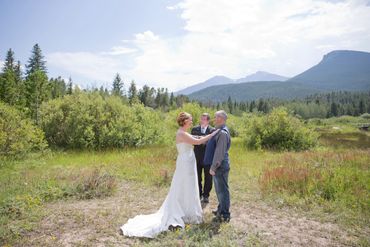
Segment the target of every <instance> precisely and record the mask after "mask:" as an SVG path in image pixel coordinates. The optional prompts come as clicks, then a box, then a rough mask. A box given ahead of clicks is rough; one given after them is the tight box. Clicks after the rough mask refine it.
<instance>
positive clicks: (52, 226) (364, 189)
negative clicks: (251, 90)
mask: <svg viewBox="0 0 370 247" xmlns="http://www.w3.org/2000/svg"><path fill="white" fill-rule="evenodd" d="M334 125H338V124H337V122H336V123H332V124H330V123H326V124H323V125H322V126H320V127H319V128H320V130H319V131H321V132H323V133H325V134H324V135H322V138H321V143H322V145H320V146H319V147H318V148H316V149H315V150H312V151H306V152H271V151H248V150H247V149H246V148H245V147H244V145H243V142H242V140H241V139H239V138H234V139H233V140H232V148H231V153H230V156H231V171H230V188H231V200H232V207H231V211H232V217H233V218H232V220H231V222H230V224H222V225H219V224H215V223H211V217H212V215H211V212H210V211H211V210H212V209H213V208H215V207H216V203H217V202H216V197H215V194H214V192H213V191H212V195H211V203H210V205H208V206H207V207H206V208H205V209H204V215H205V221H204V223H203V224H201V225H188V226H187V227H186V229H185V230H181V231H177V232H167V233H163V234H161V235H160V236H159V237H158V238H157V239H155V240H146V239H135V238H134V239H133V238H126V237H124V236H122V235H120V232H119V227H120V226H121V225H122V224H123V223H125V222H126V221H127V219H128V218H130V217H133V216H135V215H136V214H139V213H151V212H154V211H155V210H157V209H158V208H159V206H160V205H161V203H162V202H163V200H164V198H165V195H166V193H167V191H168V187H169V185H170V182H171V178H172V174H173V172H174V169H175V159H176V148H175V145H163V146H151V147H142V148H137V149H135V148H129V149H124V150H110V151H104V152H103V151H101V152H93V151H67V152H64V151H48V152H46V153H44V154H34V155H31V156H30V157H28V158H27V159H25V160H20V161H10V160H2V164H1V167H0V246H92V245H94V246H118V245H119V246H130V245H136V246H143V245H144V246H145V245H148V246H270V245H276V246H282V245H284V246H287V245H288V246H289V245H291V246H295V245H306V246H353V245H357V246H369V245H370V239H369V236H370V230H369V225H370V222H369V219H370V215H369V213H370V208H369V205H370V201H369V198H370V193H369V192H370V172H369V166H370V149H369V147H370V145H369V134H368V133H365V132H360V131H357V130H356V128H355V126H352V127H351V126H350V125H348V123H346V124H345V126H346V127H345V126H344V127H340V129H341V130H339V131H338V130H337V129H335V130H333V128H332V127H333V126H334ZM348 126H349V127H348ZM346 140H348V142H346Z"/></svg>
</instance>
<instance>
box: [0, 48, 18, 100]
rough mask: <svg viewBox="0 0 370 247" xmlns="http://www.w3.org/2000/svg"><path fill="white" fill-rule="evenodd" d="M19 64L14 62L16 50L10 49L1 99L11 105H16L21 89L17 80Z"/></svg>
mask: <svg viewBox="0 0 370 247" xmlns="http://www.w3.org/2000/svg"><path fill="white" fill-rule="evenodd" d="M16 70H17V64H15V62H14V52H13V51H12V49H9V50H8V52H7V54H6V58H5V63H4V67H3V71H2V72H3V73H2V75H1V79H0V80H1V82H0V83H1V85H0V90H1V93H0V97H1V98H0V99H1V100H2V101H4V102H6V103H8V104H10V105H15V104H16V103H17V101H18V99H19V93H20V89H19V86H18V82H17V72H16Z"/></svg>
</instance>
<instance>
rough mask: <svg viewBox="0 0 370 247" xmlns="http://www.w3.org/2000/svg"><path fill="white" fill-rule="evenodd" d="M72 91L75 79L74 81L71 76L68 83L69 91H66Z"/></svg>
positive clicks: (68, 92) (70, 92) (69, 92)
mask: <svg viewBox="0 0 370 247" xmlns="http://www.w3.org/2000/svg"><path fill="white" fill-rule="evenodd" d="M72 93H73V81H72V78H71V77H69V79H68V84H67V92H66V94H69V95H71V94H72Z"/></svg>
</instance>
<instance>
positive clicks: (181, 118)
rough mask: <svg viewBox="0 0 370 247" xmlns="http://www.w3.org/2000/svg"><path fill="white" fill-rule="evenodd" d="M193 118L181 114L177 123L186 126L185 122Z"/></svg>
mask: <svg viewBox="0 0 370 247" xmlns="http://www.w3.org/2000/svg"><path fill="white" fill-rule="evenodd" d="M189 118H191V115H190V114H189V113H187V112H180V114H179V115H178V116H177V119H176V120H177V123H178V124H179V126H181V127H182V126H184V124H185V121H186V120H187V119H189Z"/></svg>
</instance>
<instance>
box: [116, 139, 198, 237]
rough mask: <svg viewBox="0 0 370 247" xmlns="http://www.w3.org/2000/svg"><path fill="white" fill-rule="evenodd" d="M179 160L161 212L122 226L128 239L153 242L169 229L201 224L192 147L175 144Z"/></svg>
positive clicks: (135, 219) (139, 216) (141, 217)
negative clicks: (146, 239)
mask: <svg viewBox="0 0 370 247" xmlns="http://www.w3.org/2000/svg"><path fill="white" fill-rule="evenodd" d="M176 147H177V151H178V156H177V160H176V170H175V173H174V175H173V178H172V182H171V187H170V190H169V192H168V194H167V196H166V199H165V200H164V202H163V204H162V206H161V207H160V209H159V210H158V211H157V212H155V213H153V214H148V215H137V216H135V217H134V218H132V219H129V220H128V221H127V223H126V224H124V225H123V226H121V230H122V232H123V234H124V235H126V236H135V237H147V238H153V237H155V236H156V235H157V234H159V233H160V232H163V231H167V230H168V227H169V226H170V225H172V226H181V227H183V228H184V227H185V223H192V224H198V223H201V222H202V220H203V218H202V207H201V203H200V199H199V190H198V180H197V171H196V160H195V155H194V151H193V146H192V145H190V144H187V143H178V144H176Z"/></svg>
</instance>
